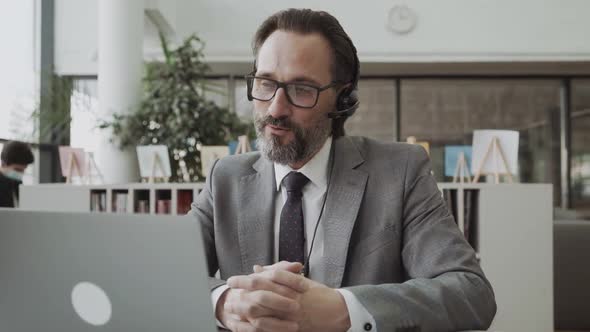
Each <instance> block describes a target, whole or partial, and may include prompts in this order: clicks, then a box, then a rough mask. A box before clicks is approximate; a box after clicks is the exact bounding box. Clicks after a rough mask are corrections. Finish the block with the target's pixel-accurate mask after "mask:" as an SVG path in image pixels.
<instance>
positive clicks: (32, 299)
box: [0, 209, 216, 332]
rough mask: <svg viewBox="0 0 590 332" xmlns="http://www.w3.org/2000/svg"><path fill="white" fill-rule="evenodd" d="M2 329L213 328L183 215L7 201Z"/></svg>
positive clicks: (2, 221)
mask: <svg viewBox="0 0 590 332" xmlns="http://www.w3.org/2000/svg"><path fill="white" fill-rule="evenodd" d="M0 330H1V331H11V332H17V331H19V332H20V331H27V332H28V331H56V332H57V331H59V332H67V331H72V332H73V331H76V332H78V331H80V332H81V331H125V332H136V331H137V332H139V331H141V332H147V331H158V332H161V331H191V332H194V331H205V332H207V331H216V328H215V319H214V315H213V308H212V305H211V298H210V292H209V288H208V283H207V264H206V261H205V257H204V254H203V247H202V240H201V233H200V228H199V227H198V224H197V223H196V221H194V220H192V219H190V218H189V217H181V216H149V215H122V214H103V213H92V214H91V213H58V212H31V211H19V210H11V209H0Z"/></svg>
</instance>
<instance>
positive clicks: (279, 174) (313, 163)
mask: <svg viewBox="0 0 590 332" xmlns="http://www.w3.org/2000/svg"><path fill="white" fill-rule="evenodd" d="M331 147H332V136H329V137H328V139H326V142H324V145H323V146H322V148H321V149H320V151H318V153H316V154H315V156H313V158H311V160H309V161H308V162H307V163H306V164H305V165H303V167H301V168H300V169H298V170H297V172H299V173H302V174H303V175H305V176H306V177H307V178H308V179H309V180H310V182H311V183H313V184H314V185H316V186H318V187H320V188H325V187H326V186H327V183H328V161H329V159H330V149H331ZM274 169H275V180H276V184H277V191H278V190H280V189H281V183H282V182H283V179H284V178H285V176H287V174H289V172H292V171H294V169H292V168H291V166H289V165H282V164H277V163H274Z"/></svg>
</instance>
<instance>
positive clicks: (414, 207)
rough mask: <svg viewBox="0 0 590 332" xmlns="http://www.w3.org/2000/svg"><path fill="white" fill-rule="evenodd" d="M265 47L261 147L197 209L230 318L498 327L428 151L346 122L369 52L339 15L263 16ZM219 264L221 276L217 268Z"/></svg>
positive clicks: (240, 160)
mask: <svg viewBox="0 0 590 332" xmlns="http://www.w3.org/2000/svg"><path fill="white" fill-rule="evenodd" d="M254 55H255V57H256V62H255V68H254V72H253V73H252V75H249V76H248V77H247V80H248V81H247V83H248V97H249V99H251V100H253V101H254V108H255V125H256V130H257V135H258V141H257V143H258V146H259V149H260V152H254V153H249V154H244V155H236V156H230V157H227V158H224V159H222V160H220V161H218V162H217V163H216V164H215V165H214V166H213V167H212V169H211V171H210V174H209V177H208V179H207V183H206V186H205V188H204V189H203V191H202V192H201V194H200V195H199V196H198V198H197V200H196V202H195V203H194V204H193V208H192V210H191V214H192V215H193V216H194V217H195V218H196V219H197V220H198V221H199V222H200V223H201V225H202V229H203V237H204V243H205V250H206V254H207V257H208V264H209V273H210V276H211V278H210V286H211V290H212V300H213V304H214V307H215V311H216V316H217V318H218V320H219V324H220V325H223V326H225V327H227V328H229V329H231V330H233V331H297V330H299V331H347V330H351V331H420V330H421V331H455V330H468V329H483V328H487V327H488V326H489V325H490V323H491V321H492V319H493V317H494V315H495V311H496V304H495V300H494V295H493V292H492V288H491V285H490V284H489V282H488V281H487V280H486V278H485V276H484V274H483V272H482V270H481V269H480V267H479V265H478V263H477V260H476V258H475V253H474V251H473V250H472V248H471V247H470V246H469V245H468V244H467V243H466V241H465V239H464V238H463V237H462V235H461V234H460V232H459V230H458V228H457V227H456V225H455V223H454V221H453V218H452V217H451V216H450V214H449V212H448V210H447V208H446V206H445V204H444V203H443V201H442V199H441V194H440V192H439V191H438V189H437V186H436V183H435V180H434V178H433V177H432V175H431V171H430V165H429V161H428V157H427V155H426V153H425V151H424V150H423V149H422V148H421V147H416V146H412V145H407V144H396V143H380V142H376V141H373V140H369V139H365V138H357V137H354V138H353V137H346V136H343V133H344V129H343V125H344V121H345V120H346V117H347V116H348V115H350V114H351V113H352V112H354V110H355V109H356V107H357V106H358V102H357V100H356V96H355V93H354V90H355V89H356V85H357V81H358V68H359V63H358V58H357V56H356V49H355V47H354V45H353V44H352V41H351V40H350V38H349V37H348V36H347V34H346V33H345V32H344V30H343V29H342V27H341V26H340V24H339V23H338V21H337V20H336V19H335V18H334V17H332V16H331V15H329V14H328V13H325V12H317V11H311V10H296V9H290V10H286V11H281V12H278V13H276V14H274V15H272V16H271V17H269V18H268V19H267V20H266V21H265V22H264V23H263V24H262V25H261V27H260V28H259V29H258V31H257V33H256V36H255V38H254ZM277 262H278V263H277ZM218 269H219V272H220V276H221V279H217V278H214V277H213V275H214V274H215V272H216V271H217V270H218ZM300 272H303V273H302V274H304V275H301V274H300Z"/></svg>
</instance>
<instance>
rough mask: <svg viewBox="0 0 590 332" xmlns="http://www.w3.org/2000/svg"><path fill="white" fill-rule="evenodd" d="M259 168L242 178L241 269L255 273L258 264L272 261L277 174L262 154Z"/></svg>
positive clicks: (257, 166)
mask: <svg viewBox="0 0 590 332" xmlns="http://www.w3.org/2000/svg"><path fill="white" fill-rule="evenodd" d="M253 168H254V169H255V170H257V171H258V172H256V173H253V174H250V175H245V176H243V177H241V178H240V184H239V188H240V189H239V190H240V191H239V192H240V198H239V208H240V210H239V212H238V215H239V217H238V238H239V244H240V252H241V255H242V257H241V258H242V272H243V273H244V274H247V273H252V266H254V265H255V264H259V265H268V264H272V263H273V246H274V241H273V235H274V232H273V227H274V208H275V206H274V202H275V196H274V195H275V191H276V190H275V189H276V185H275V177H274V168H273V165H272V163H271V162H269V161H268V160H266V159H264V158H262V157H260V159H258V161H256V162H255V163H254V165H253Z"/></svg>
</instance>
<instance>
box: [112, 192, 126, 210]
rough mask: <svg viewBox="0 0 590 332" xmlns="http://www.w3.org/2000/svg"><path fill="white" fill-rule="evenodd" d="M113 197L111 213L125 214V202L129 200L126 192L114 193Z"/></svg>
mask: <svg viewBox="0 0 590 332" xmlns="http://www.w3.org/2000/svg"><path fill="white" fill-rule="evenodd" d="M113 195H114V200H113V212H116V213H126V212H127V211H128V210H127V201H128V200H129V194H128V193H126V192H115V193H113Z"/></svg>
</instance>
